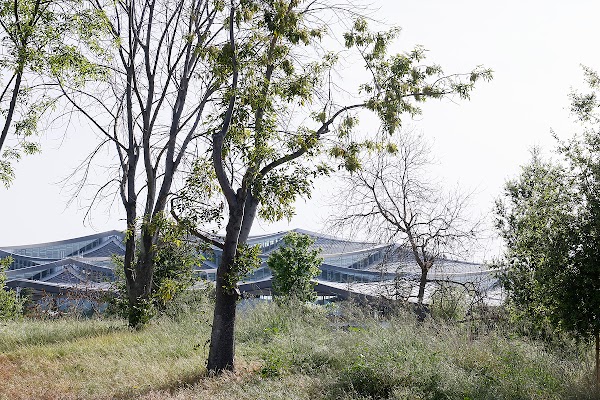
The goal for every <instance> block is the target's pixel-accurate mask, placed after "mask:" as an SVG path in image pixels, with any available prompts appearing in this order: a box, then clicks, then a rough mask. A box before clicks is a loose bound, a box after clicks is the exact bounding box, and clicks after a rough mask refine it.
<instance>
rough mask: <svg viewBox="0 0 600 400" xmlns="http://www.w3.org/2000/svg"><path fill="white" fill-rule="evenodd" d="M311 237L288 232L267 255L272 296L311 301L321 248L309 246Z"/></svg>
mask: <svg viewBox="0 0 600 400" xmlns="http://www.w3.org/2000/svg"><path fill="white" fill-rule="evenodd" d="M314 242H315V241H314V239H312V238H311V237H310V236H308V235H302V234H299V233H296V232H290V233H288V234H286V235H285V236H284V237H283V246H282V247H280V248H278V249H277V250H275V251H274V252H273V253H271V254H270V255H269V258H268V259H267V266H268V267H269V268H270V269H271V271H272V273H273V296H274V297H281V298H286V299H294V300H299V301H303V302H304V301H314V299H315V298H316V293H315V291H314V287H315V283H314V282H313V281H312V279H314V278H316V277H317V276H318V275H319V274H320V273H321V270H320V269H319V267H320V266H321V263H322V262H323V258H321V257H320V256H319V254H320V253H321V249H311V246H312V245H313V244H314Z"/></svg>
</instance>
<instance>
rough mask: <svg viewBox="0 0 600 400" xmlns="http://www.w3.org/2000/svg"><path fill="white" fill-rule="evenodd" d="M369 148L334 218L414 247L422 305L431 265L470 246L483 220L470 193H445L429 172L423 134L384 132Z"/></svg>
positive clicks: (342, 225) (344, 190)
mask: <svg viewBox="0 0 600 400" xmlns="http://www.w3.org/2000/svg"><path fill="white" fill-rule="evenodd" d="M365 153H366V154H364V156H363V157H362V159H363V160H364V161H363V166H362V168H361V169H358V170H357V171H354V172H352V173H351V174H347V175H346V176H345V177H344V180H345V186H344V187H343V188H342V190H341V193H339V196H338V197H339V198H340V199H341V200H340V203H341V204H340V207H338V213H337V215H335V216H334V217H333V218H332V223H333V224H334V225H337V226H338V227H340V228H350V229H352V230H355V231H360V230H362V231H363V232H364V233H366V234H367V235H368V236H370V237H377V239H378V240H381V239H382V238H385V240H387V241H390V242H400V243H402V244H403V245H404V246H405V247H406V248H408V249H409V251H410V253H411V254H412V259H413V260H414V262H415V263H416V264H417V265H418V267H419V269H420V271H421V273H420V277H419V291H418V294H417V301H418V305H419V306H422V304H423V298H424V295H425V287H426V284H427V282H428V279H427V275H428V273H429V271H430V270H431V268H433V267H434V265H436V264H437V263H439V262H441V261H443V259H444V258H446V257H449V256H452V255H456V254H457V253H459V252H461V251H463V250H465V249H467V248H468V246H469V245H471V244H472V243H473V242H474V241H475V240H476V239H477V234H478V227H479V224H480V222H479V221H469V216H470V214H469V210H468V202H469V196H468V195H465V194H462V193H461V192H460V190H458V189H456V190H455V191H453V192H448V193H445V192H444V190H443V189H442V188H441V187H440V184H439V182H436V181H435V180H433V179H432V178H431V176H430V175H428V174H427V167H428V166H429V165H430V164H431V163H432V158H431V149H430V146H429V144H428V143H427V142H426V141H425V139H424V138H423V137H422V136H421V135H416V134H414V133H413V132H410V131H404V132H402V133H400V134H399V135H397V136H396V137H395V138H390V139H388V137H383V138H381V139H380V140H379V141H378V142H377V141H376V142H374V143H373V144H372V146H371V150H370V151H367V152H365Z"/></svg>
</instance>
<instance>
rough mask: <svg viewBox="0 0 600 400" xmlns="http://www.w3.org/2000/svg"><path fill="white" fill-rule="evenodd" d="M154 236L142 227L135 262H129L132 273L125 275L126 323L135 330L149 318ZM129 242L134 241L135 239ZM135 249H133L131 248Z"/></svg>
mask: <svg viewBox="0 0 600 400" xmlns="http://www.w3.org/2000/svg"><path fill="white" fill-rule="evenodd" d="M155 236H156V235H155V234H152V233H150V232H149V231H148V230H147V229H146V228H145V227H142V232H141V238H140V247H141V251H140V252H139V255H138V259H137V260H133V259H131V260H129V262H130V265H133V273H131V274H126V278H127V286H128V290H127V295H128V300H129V308H128V323H129V326H130V327H132V328H135V329H139V328H140V327H142V326H143V325H144V324H145V323H146V322H148V319H149V317H150V309H149V307H150V304H149V303H150V301H151V295H152V280H153V275H154V250H153V247H154V244H155V241H156V240H155ZM129 240H131V241H135V237H133V238H130V239H129ZM133 249H135V247H133Z"/></svg>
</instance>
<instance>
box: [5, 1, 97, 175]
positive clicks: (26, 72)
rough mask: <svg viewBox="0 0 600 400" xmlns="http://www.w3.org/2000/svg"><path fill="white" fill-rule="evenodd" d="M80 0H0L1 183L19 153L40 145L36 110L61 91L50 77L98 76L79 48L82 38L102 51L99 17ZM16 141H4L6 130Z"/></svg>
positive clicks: (41, 109) (39, 113) (42, 109)
mask: <svg viewBox="0 0 600 400" xmlns="http://www.w3.org/2000/svg"><path fill="white" fill-rule="evenodd" d="M82 4H83V3H82V2H81V1H79V0H2V1H0V40H1V41H2V44H3V53H2V55H0V76H2V82H3V85H2V86H3V87H0V90H1V94H0V109H1V111H2V116H3V118H4V120H3V121H2V122H0V183H2V184H4V185H5V186H8V185H9V184H10V183H11V181H12V179H13V178H14V170H13V166H12V163H13V162H14V161H18V160H19V159H20V158H21V156H22V155H23V154H33V153H36V152H39V151H40V148H39V145H38V144H37V143H36V142H35V141H32V136H33V135H34V134H35V133H36V132H37V129H38V122H39V120H40V118H41V116H42V115H43V114H44V113H46V112H47V111H49V110H51V109H52V107H53V106H54V105H55V103H56V101H57V100H58V99H59V97H60V93H59V92H57V91H56V90H54V87H53V85H51V82H52V80H55V79H66V78H72V79H76V80H78V81H81V80H85V79H87V78H89V77H92V76H97V75H98V74H99V73H101V71H102V70H103V69H102V68H100V67H98V66H97V65H93V64H91V63H90V62H89V61H88V59H87V58H86V57H85V56H84V55H83V53H82V52H81V51H80V47H81V45H82V44H85V45H86V46H84V47H87V48H89V49H90V50H91V51H92V52H93V53H96V54H100V53H102V52H103V50H102V47H100V46H98V42H97V40H96V37H97V34H98V33H99V32H101V31H102V30H103V29H104V18H103V16H102V15H99V14H97V13H94V12H90V10H88V9H86V8H85V7H83V6H82ZM10 133H12V135H13V136H14V138H15V141H16V143H15V144H14V145H11V146H9V145H8V144H9V143H10V141H9V140H8V139H9V136H10V135H9V134H10Z"/></svg>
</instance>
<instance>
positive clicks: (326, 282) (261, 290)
mask: <svg viewBox="0 0 600 400" xmlns="http://www.w3.org/2000/svg"><path fill="white" fill-rule="evenodd" d="M295 231H296V232H298V233H302V234H306V235H309V236H311V237H312V238H313V239H314V240H315V243H314V246H315V247H318V248H320V249H321V256H322V257H323V263H322V265H321V274H320V276H319V277H317V279H316V286H315V290H316V291H317V294H318V295H320V296H324V297H325V296H327V297H329V296H335V297H340V298H349V297H352V296H363V297H368V298H371V297H372V298H375V297H380V296H383V297H387V298H393V299H399V298H404V299H408V300H411V299H414V298H415V297H416V290H417V287H416V282H417V281H418V276H419V269H418V267H417V266H416V264H415V262H414V260H412V256H411V255H410V253H409V252H407V251H406V249H405V248H403V247H402V246H400V245H397V244H380V243H371V242H363V241H350V240H343V239H339V238H336V237H333V236H329V235H323V234H320V233H315V232H310V231H305V230H302V229H295ZM286 233H287V232H278V233H273V234H266V235H259V236H253V237H250V238H249V240H248V244H249V245H251V246H254V245H258V246H259V247H260V249H261V255H260V257H261V259H262V263H261V266H260V267H259V268H258V269H256V270H255V271H252V272H251V273H250V274H249V275H248V276H246V277H245V278H244V279H243V280H242V281H240V283H239V288H240V291H241V292H242V293H244V294H245V295H246V296H269V295H270V294H271V291H270V290H271V280H272V275H271V271H270V270H269V268H268V267H267V265H266V260H267V258H268V256H269V254H271V253H272V252H273V251H275V250H276V249H277V248H279V247H280V246H281V244H282V240H283V237H284V236H285V234H286ZM124 253H125V247H124V246H123V234H122V233H121V232H118V231H109V232H103V233H99V234H96V235H90V236H84V237H80V238H75V239H69V240H63V241H58V242H50V243H41V244H34V245H25V246H11V247H0V258H4V257H7V256H10V257H12V258H13V263H12V264H11V266H10V268H9V270H8V271H7V277H8V280H7V286H8V287H10V288H16V289H17V288H18V290H20V288H28V289H29V290H31V291H34V292H35V293H52V294H54V293H64V292H66V291H77V290H84V291H85V290H111V289H112V287H113V285H112V284H111V282H113V281H114V280H115V271H114V268H115V267H114V263H113V257H114V256H122V255H123V254H124ZM221 254H222V253H221V250H220V249H217V248H213V249H212V252H211V254H207V259H206V260H205V261H204V262H203V263H202V265H199V266H198V267H197V274H198V275H199V276H200V277H201V278H204V279H206V280H208V281H214V280H215V277H216V272H217V265H218V264H219V262H220V260H221ZM429 277H430V279H431V280H432V281H438V282H451V281H452V282H455V283H456V284H466V283H470V284H472V285H474V286H473V287H477V288H478V290H481V291H482V292H484V293H485V295H486V298H487V299H488V301H489V302H491V303H494V302H499V301H501V297H502V296H501V294H500V292H499V285H498V280H497V279H496V278H495V276H494V274H493V272H492V271H490V270H488V269H486V268H485V267H484V266H482V265H480V264H476V263H469V262H465V261H456V260H441V261H440V262H439V263H438V265H437V266H436V267H435V268H434V269H433V270H432V271H431V272H430V276H429ZM434 290H435V282H431V283H430V284H429V285H428V289H427V293H428V294H429V295H430V294H431V293H432V292H433V291H434Z"/></svg>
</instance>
